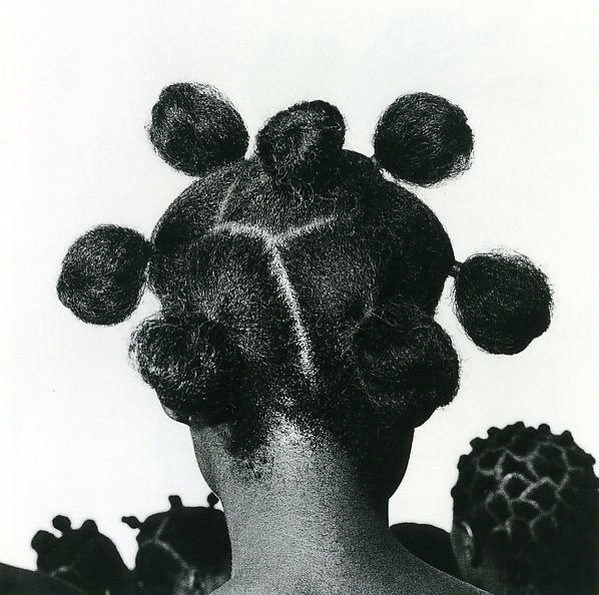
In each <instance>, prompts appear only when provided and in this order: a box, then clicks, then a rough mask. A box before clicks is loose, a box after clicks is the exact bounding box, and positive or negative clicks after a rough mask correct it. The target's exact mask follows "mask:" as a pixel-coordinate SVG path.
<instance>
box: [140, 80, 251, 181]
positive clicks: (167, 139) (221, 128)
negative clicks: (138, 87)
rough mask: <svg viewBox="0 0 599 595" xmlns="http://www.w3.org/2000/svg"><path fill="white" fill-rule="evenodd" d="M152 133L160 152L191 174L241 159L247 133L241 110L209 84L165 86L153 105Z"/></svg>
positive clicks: (195, 174)
mask: <svg viewBox="0 0 599 595" xmlns="http://www.w3.org/2000/svg"><path fill="white" fill-rule="evenodd" d="M149 135H150V140H151V141H152V144H153V145H154V148H155V149H156V151H157V152H158V154H159V155H160V156H161V157H162V158H163V159H164V160H165V161H166V162H167V163H168V164H169V165H172V166H173V167H174V168H175V169H179V170H181V171H182V172H185V173H186V174H189V175H191V176H199V175H202V174H203V173H204V172H205V171H206V170H207V169H209V168H210V167H214V166H217V165H223V164H225V163H228V162H231V161H235V160H237V159H241V158H242V157H243V156H244V155H245V152H246V150H247V147H248V140H249V139H248V133H247V130H246V128H245V124H244V123H243V120H242V118H241V116H240V115H239V112H237V110H236V109H235V108H234V107H233V106H232V105H231V103H229V101H228V100H227V99H226V98H225V97H224V96H222V95H221V94H220V93H219V91H217V90H216V89H215V88H214V87H211V86H210V85H202V84H199V83H176V84H174V85H169V86H168V87H165V88H164V89H163V90H162V92H161V93H160V97H159V98H158V102H157V103H156V104H155V105H154V107H153V108H152V122H151V124H150V126H149Z"/></svg>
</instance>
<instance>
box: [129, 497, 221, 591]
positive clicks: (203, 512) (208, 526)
mask: <svg viewBox="0 0 599 595" xmlns="http://www.w3.org/2000/svg"><path fill="white" fill-rule="evenodd" d="M169 502H170V505H171V507H170V509H169V510H167V511H165V512H159V513H156V514H152V515H150V516H149V517H148V518H147V519H146V520H145V521H143V522H141V521H140V520H139V519H137V517H134V516H126V517H123V519H122V520H123V522H124V523H125V524H127V525H128V526H129V527H131V528H132V529H137V530H138V534H137V537H136V539H137V543H138V546H139V547H138V550H137V555H136V556H135V569H134V570H133V576H132V583H133V584H132V586H131V588H130V590H129V591H127V592H128V593H129V592H131V593H143V594H144V595H150V594H156V595H161V594H163V593H209V592H211V591H212V590H213V589H212V588H210V589H208V585H209V584H211V583H212V582H216V583H217V585H219V584H222V583H224V582H225V581H227V580H228V579H229V578H230V576H231V544H230V542H229V533H228V531H227V524H226V522H225V515H224V514H223V512H222V511H220V510H217V509H216V508H215V505H216V504H217V503H218V498H217V497H216V496H215V495H214V494H210V495H209V496H208V504H209V507H205V506H183V502H182V501H181V498H180V497H179V496H169ZM215 586H216V585H215Z"/></svg>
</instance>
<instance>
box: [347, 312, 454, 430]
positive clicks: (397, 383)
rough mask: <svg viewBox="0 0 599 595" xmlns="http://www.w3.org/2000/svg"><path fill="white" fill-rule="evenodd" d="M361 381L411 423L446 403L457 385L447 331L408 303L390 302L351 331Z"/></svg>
mask: <svg viewBox="0 0 599 595" xmlns="http://www.w3.org/2000/svg"><path fill="white" fill-rule="evenodd" d="M354 353H355V354H356V358H357V363H358V370H359V375H360V381H361V384H362V385H363V386H364V388H365V389H366V391H367V392H368V393H369V395H371V398H375V399H379V398H380V399H384V405H385V407H386V408H389V407H390V406H392V405H393V406H394V408H395V409H396V410H397V411H399V412H400V413H401V414H402V415H403V416H405V417H406V418H409V419H412V420H413V423H414V425H415V426H417V425H420V424H422V423H424V422H425V421H426V420H427V419H428V417H430V415H431V414H432V413H433V411H434V410H435V409H436V408H437V407H440V406H443V405H447V404H448V403H449V402H450V401H451V400H452V399H453V397H454V396H455V394H456V393H457V389H458V384H459V360H458V356H457V353H456V352H455V350H454V348H453V344H452V342H451V339H450V338H449V336H448V335H447V333H446V332H445V331H444V330H443V329H442V328H441V327H440V326H439V325H438V324H437V323H436V322H435V321H434V320H433V318H432V317H430V316H428V315H426V314H424V313H423V312H422V311H421V310H419V309H418V308H416V307H415V306H412V305H407V304H392V305H390V306H387V307H386V308H384V309H383V311H381V312H379V313H375V314H373V315H371V316H370V317H369V318H367V319H366V320H365V321H364V322H363V323H362V325H361V326H360V327H359V329H358V330H357V332H356V334H355V336H354Z"/></svg>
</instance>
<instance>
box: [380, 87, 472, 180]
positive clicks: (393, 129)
mask: <svg viewBox="0 0 599 595" xmlns="http://www.w3.org/2000/svg"><path fill="white" fill-rule="evenodd" d="M472 148H473V137H472V130H471V129H470V126H468V123H467V119H466V115H465V114H464V112H463V111H462V109H461V108H460V107H458V106H457V105H454V104H452V103H450V102H449V101H447V99H444V98H443V97H439V96H437V95H431V94H430V93H413V94H411V95H403V96H402V97H399V98H398V99H396V100H395V101H394V102H393V103H392V104H391V105H390V106H389V107H388V108H387V110H386V111H385V113H384V114H383V115H382V116H381V118H380V120H379V123H378V125H377V128H376V132H375V135H374V152H375V157H376V159H377V161H378V162H379V163H380V165H381V166H382V167H384V168H385V169H386V170H387V171H388V172H389V173H391V174H392V175H393V176H394V177H396V178H398V179H399V180H405V181H406V182H411V183H412V184H417V185H419V186H430V185H431V184H435V183H437V182H440V181H441V180H444V179H445V178H449V177H452V176H455V175H457V174H459V173H461V172H463V171H464V170H466V169H468V167H469V166H470V156H471V154H472Z"/></svg>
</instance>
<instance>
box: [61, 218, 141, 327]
mask: <svg viewBox="0 0 599 595" xmlns="http://www.w3.org/2000/svg"><path fill="white" fill-rule="evenodd" d="M150 255H151V245H150V243H149V242H147V241H146V240H145V239H144V237H143V236H142V235H141V234H139V233H137V232H136V231H133V230H132V229H128V228H125V227H118V226H116V225H102V226H100V227H96V228H95V229H92V230H91V231H88V232H87V233H86V234H84V235H83V236H81V237H80V238H79V239H78V240H76V241H75V243H74V244H73V245H72V246H71V247H70V248H69V250H68V252H67V254H66V256H65V258H64V260H63V263H62V271H61V273H60V277H59V278H58V284H57V291H58V297H59V298H60V301H61V302H62V303H63V304H64V305H65V306H66V307H67V308H69V309H70V310H71V311H72V312H73V314H75V316H77V317H78V318H80V319H81V320H83V321H84V322H90V323H92V324H104V325H109V324H116V323H118V322H122V321H123V320H125V319H126V318H128V317H129V316H130V315H131V313H132V312H133V310H135V308H136V307H137V304H138V303H139V300H140V299H141V294H142V290H143V287H144V282H145V271H146V265H147V263H148V260H149V257H150Z"/></svg>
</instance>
